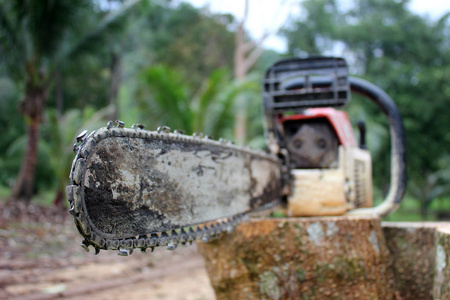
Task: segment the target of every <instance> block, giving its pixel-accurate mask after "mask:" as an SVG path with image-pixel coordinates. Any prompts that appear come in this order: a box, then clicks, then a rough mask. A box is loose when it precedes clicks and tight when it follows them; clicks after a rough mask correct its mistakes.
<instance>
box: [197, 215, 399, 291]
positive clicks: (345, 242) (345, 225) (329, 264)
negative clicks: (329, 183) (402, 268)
mask: <svg viewBox="0 0 450 300" xmlns="http://www.w3.org/2000/svg"><path fill="white" fill-rule="evenodd" d="M198 248H199V251H200V253H201V254H202V255H203V257H204V258H205V262H206V269H207V272H208V274H209V278H210V281H211V284H212V286H213V288H214V290H215V293H216V297H217V299H233V300H235V299H393V298H394V287H393V273H392V270H390V269H389V268H388V267H387V266H388V262H389V256H388V250H387V248H386V244H385V240H384V237H383V233H382V230H381V225H380V221H379V219H377V218H362V217H360V218H358V217H348V216H344V217H326V218H288V219H264V220H251V221H250V222H248V223H243V224H241V225H240V226H239V227H238V228H236V230H235V231H234V232H233V233H232V234H227V235H225V236H224V237H223V238H221V239H218V240H216V241H212V242H210V243H206V244H204V243H198Z"/></svg>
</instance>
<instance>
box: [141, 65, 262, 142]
mask: <svg viewBox="0 0 450 300" xmlns="http://www.w3.org/2000/svg"><path fill="white" fill-rule="evenodd" d="M143 81H144V82H145V84H146V85H147V86H148V88H149V92H150V99H148V98H146V99H145V100H144V99H140V100H139V107H140V108H141V111H142V112H144V113H145V115H146V116H147V118H148V117H149V116H153V117H154V118H155V119H156V121H157V123H159V124H166V125H168V126H169V127H171V128H172V129H182V130H184V131H186V133H188V134H192V133H194V132H203V133H204V134H206V135H209V136H213V137H219V136H225V137H230V136H231V132H230V131H229V129H230V128H232V124H233V122H232V120H233V112H234V102H235V100H236V98H237V97H238V95H242V94H245V93H249V92H254V91H256V90H258V86H257V85H256V84H255V83H254V82H251V81H247V82H242V83H233V82H231V79H230V76H229V74H228V72H227V71H226V70H225V69H219V70H216V71H214V72H213V73H212V74H211V75H210V76H209V78H208V79H207V80H206V81H205V82H204V84H203V85H202V87H201V89H200V90H199V91H198V92H197V93H196V94H194V93H192V91H191V89H190V88H189V85H188V84H187V83H186V81H185V80H184V79H183V78H182V77H181V76H180V74H179V73H178V72H176V71H175V70H172V69H170V68H169V67H167V66H164V65H158V66H154V67H151V68H149V69H148V70H146V71H145V72H144V73H143Z"/></svg>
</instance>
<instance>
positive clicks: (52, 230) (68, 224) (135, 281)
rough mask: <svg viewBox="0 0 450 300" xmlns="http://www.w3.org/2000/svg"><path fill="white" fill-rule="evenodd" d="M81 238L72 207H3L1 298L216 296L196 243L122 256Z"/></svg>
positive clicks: (202, 299) (206, 299) (191, 299)
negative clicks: (89, 247)
mask: <svg viewBox="0 0 450 300" xmlns="http://www.w3.org/2000/svg"><path fill="white" fill-rule="evenodd" d="M23 211H26V213H23ZM80 242H81V236H79V234H78V233H77V231H76V228H75V226H74V224H73V221H72V219H71V217H70V216H69V215H68V214H67V211H66V210H61V209H59V210H58V209H54V208H40V207H34V206H33V207H26V208H24V207H22V208H19V209H17V208H16V207H13V208H10V207H4V205H2V206H0V299H40V300H41V299H62V298H63V299H72V300H75V299H77V300H81V299H102V300H114V299H127V300H133V299H139V300H142V299H185V300H211V299H215V296H214V291H213V289H212V288H211V285H210V283H209V279H208V276H207V274H206V271H205V268H204V263H203V259H202V257H201V256H200V255H199V254H198V253H197V249H196V246H195V244H194V245H192V246H188V247H180V248H178V249H176V250H175V251H167V250H165V249H164V248H156V249H155V251H154V252H153V253H148V254H141V253H140V252H139V251H135V253H133V255H131V256H128V257H121V256H118V255H117V253H115V252H107V251H102V252H101V253H100V254H99V255H96V256H95V255H94V253H93V251H91V252H89V253H87V252H85V251H84V250H83V249H82V248H81V247H80V246H79V245H80ZM148 252H150V251H148Z"/></svg>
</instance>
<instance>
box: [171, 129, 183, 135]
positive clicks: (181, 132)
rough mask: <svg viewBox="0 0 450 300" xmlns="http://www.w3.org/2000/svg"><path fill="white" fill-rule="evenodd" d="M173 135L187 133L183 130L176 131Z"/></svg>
mask: <svg viewBox="0 0 450 300" xmlns="http://www.w3.org/2000/svg"><path fill="white" fill-rule="evenodd" d="M173 133H175V134H185V133H186V131H184V130H182V129H175V131H174V132H173Z"/></svg>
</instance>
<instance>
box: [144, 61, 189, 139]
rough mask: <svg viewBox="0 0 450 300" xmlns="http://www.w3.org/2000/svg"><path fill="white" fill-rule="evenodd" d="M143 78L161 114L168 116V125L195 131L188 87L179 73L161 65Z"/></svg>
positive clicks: (146, 72)
mask: <svg viewBox="0 0 450 300" xmlns="http://www.w3.org/2000/svg"><path fill="white" fill-rule="evenodd" d="M143 78H144V80H145V82H146V83H147V85H148V87H149V88H150V90H151V91H152V96H153V98H152V100H153V101H155V102H156V104H157V107H158V111H159V112H158V113H159V114H167V115H168V116H169V117H170V119H167V120H166V121H167V122H168V125H170V126H172V127H175V128H177V129H183V130H185V131H187V132H189V133H192V131H193V126H192V124H193V121H192V120H193V113H192V109H191V107H190V101H189V99H188V96H187V87H186V85H185V84H184V83H183V81H182V80H181V78H179V76H178V73H176V72H175V71H174V70H171V69H169V68H167V67H165V66H162V65H159V66H154V67H151V68H149V69H147V70H146V71H145V72H144V73H143Z"/></svg>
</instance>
